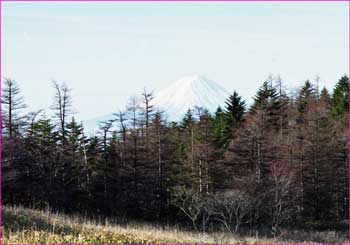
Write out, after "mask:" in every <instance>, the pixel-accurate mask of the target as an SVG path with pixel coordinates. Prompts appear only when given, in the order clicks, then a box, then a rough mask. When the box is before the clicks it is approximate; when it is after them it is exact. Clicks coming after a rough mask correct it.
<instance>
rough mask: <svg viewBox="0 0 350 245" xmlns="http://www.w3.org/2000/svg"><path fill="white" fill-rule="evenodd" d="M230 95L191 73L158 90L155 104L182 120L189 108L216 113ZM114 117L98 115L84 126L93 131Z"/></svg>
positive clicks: (168, 117) (205, 79)
mask: <svg viewBox="0 0 350 245" xmlns="http://www.w3.org/2000/svg"><path fill="white" fill-rule="evenodd" d="M228 96H229V92H227V91H226V90H225V89H224V88H223V87H222V86H221V85H219V84H218V83H216V82H214V81H212V80H210V79H208V78H206V77H205V76H203V75H191V76H185V77H183V78H181V79H179V80H177V81H175V82H174V83H172V84H171V85H170V86H168V87H166V88H164V89H162V90H159V91H156V92H155V93H154V100H153V105H154V107H155V108H156V109H157V110H160V111H163V112H164V114H165V115H166V116H167V119H168V121H180V120H181V119H182V118H183V116H184V115H185V114H186V112H187V111H188V109H193V108H195V107H203V108H205V109H207V110H208V111H209V112H210V113H214V112H215V111H216V109H217V107H218V106H221V107H223V106H224V104H225V100H226V99H227V98H228ZM112 118H113V115H112V114H110V115H105V116H101V117H96V118H93V119H90V120H86V121H85V122H84V126H85V128H86V130H87V131H88V132H93V131H95V130H96V128H97V125H98V122H101V121H107V120H109V119H112Z"/></svg>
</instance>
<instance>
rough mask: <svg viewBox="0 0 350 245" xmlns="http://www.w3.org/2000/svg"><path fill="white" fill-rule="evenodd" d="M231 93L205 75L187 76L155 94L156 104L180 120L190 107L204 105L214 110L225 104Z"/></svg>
mask: <svg viewBox="0 0 350 245" xmlns="http://www.w3.org/2000/svg"><path fill="white" fill-rule="evenodd" d="M228 96H229V93H228V92H227V91H226V90H225V89H224V88H223V87H222V86H220V85H219V84H218V83H216V82H214V81H212V80H209V79H208V78H206V77H205V76H203V75H190V76H185V77H183V78H181V79H179V80H177V81H176V82H174V83H173V84H171V85H170V86H168V87H167V88H165V89H163V90H160V91H159V92H157V93H156V94H155V99H154V104H155V106H156V107H158V108H159V109H161V110H164V111H165V112H166V114H167V115H168V116H169V119H170V120H172V121H177V120H180V119H181V118H182V117H183V116H184V114H185V113H186V111H187V110H188V109H193V108H194V107H196V106H198V107H203V108H206V109H208V110H209V112H214V111H215V110H216V108H217V107H218V106H223V105H224V102H225V99H227V97H228Z"/></svg>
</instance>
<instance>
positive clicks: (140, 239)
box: [3, 206, 348, 244]
mask: <svg viewBox="0 0 350 245" xmlns="http://www.w3.org/2000/svg"><path fill="white" fill-rule="evenodd" d="M288 236H290V237H293V239H289V238H288ZM288 236H286V237H285V238H283V239H282V238H281V239H280V240H277V241H276V240H274V239H272V238H266V237H260V236H258V235H255V236H246V237H243V236H240V235H232V234H229V233H201V232H198V233H194V232H185V231H180V230H179V229H177V228H175V227H169V226H166V227H160V226H156V225H149V224H140V223H132V224H129V225H118V224H116V222H115V221H109V220H104V221H101V220H100V221H96V220H89V219H86V218H83V217H80V216H66V215H62V214H58V213H53V212H50V211H38V210H32V209H26V208H23V207H8V206H5V207H4V208H3V239H4V240H3V242H4V243H5V244H18V243H26V244H28V243H30V244H33V243H36V244H47V243H50V244H55V243H56V244H58V243H59V244H61V243H85V244H101V243H128V244H133V243H143V244H145V243H147V244H150V243H158V244H159V243H230V244H233V243H235V244H242V243H281V242H288V243H296V242H298V243H325V242H327V243H347V242H348V241H347V240H346V232H335V231H324V232H310V233H307V232H304V231H294V232H291V233H290V234H289V235H288Z"/></svg>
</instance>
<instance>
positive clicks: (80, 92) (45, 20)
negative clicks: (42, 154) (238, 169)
mask: <svg viewBox="0 0 350 245" xmlns="http://www.w3.org/2000/svg"><path fill="white" fill-rule="evenodd" d="M2 5H3V8H2V16H3V19H2V21H3V29H2V38H3V40H2V41H3V44H2V45H3V46H2V51H3V52H2V54H1V55H2V66H3V67H2V68H3V74H2V75H4V76H7V77H11V78H13V79H15V80H17V81H18V82H19V83H20V86H21V87H22V90H23V93H24V96H25V100H26V103H27V104H28V105H30V109H32V110H34V109H38V108H49V107H50V105H51V103H52V97H53V89H52V84H51V80H53V79H55V80H57V81H63V82H66V83H67V84H68V85H69V87H71V88H72V89H73V95H74V98H73V101H74V107H75V109H76V110H77V111H78V112H79V113H78V116H79V117H80V118H81V119H88V118H93V117H96V116H99V115H104V114H109V113H111V112H113V111H114V110H116V108H118V107H119V108H122V107H124V104H125V102H126V100H127V98H128V97H129V96H131V95H133V94H136V93H139V92H141V91H142V89H143V87H147V88H151V89H160V88H163V87H166V86H167V85H168V84H170V83H171V82H173V81H175V80H177V79H178V78H181V77H182V76H184V75H188V74H204V75H206V76H207V77H208V78H209V79H212V80H214V81H217V82H218V83H220V84H221V85H222V86H223V87H225V88H226V89H227V90H229V91H232V90H233V89H236V90H237V91H238V92H239V93H240V94H241V95H242V96H243V97H244V98H245V99H247V100H250V98H251V97H252V96H253V95H254V94H255V92H256V90H257V89H258V87H259V86H260V84H261V83H262V82H263V81H264V80H265V79H266V78H267V76H268V75H269V74H272V75H277V74H280V75H281V77H282V79H283V80H284V82H285V83H286V84H287V85H288V86H291V87H295V86H299V85H300V84H302V82H303V81H304V80H306V79H310V80H313V79H314V78H315V77H316V76H317V75H318V76H320V78H321V83H320V84H321V86H323V85H326V86H327V87H328V88H332V87H333V86H334V84H335V83H336V81H337V80H338V79H339V78H340V76H342V75H343V74H345V73H348V67H349V40H348V37H349V33H348V32H349V20H348V14H349V13H348V12H349V10H348V9H349V7H348V3H346V2H336V3H330V2H329V3H326V2H313V3H312V2H309V3H302V2H295V3H292V2H285V3H272V2H263V3H262V2H260V3H253V2H248V3H239V2H225V3H224V2H216V3H215V2H206V3H204V2H203V3H188V2H187V3H186V2H178V3H170V2H163V3H160V2H144V3H141V2H134V3H126V2H100V3H91V2H85V3H77V2H76V3H40V2H33V3H23V2H22V3H10V2H5V3H2Z"/></svg>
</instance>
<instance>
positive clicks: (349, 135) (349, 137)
mask: <svg viewBox="0 0 350 245" xmlns="http://www.w3.org/2000/svg"><path fill="white" fill-rule="evenodd" d="M2 2H348V3H349V4H348V14H349V15H348V25H349V29H348V32H349V33H348V44H349V53H348V62H349V67H348V76H349V75H350V0H0V55H1V54H2ZM0 77H1V78H2V55H1V57H0ZM348 94H350V84H349V86H348ZM1 96H2V84H1V83H0V98H1ZM348 103H349V105H350V96H349V100H348ZM0 125H1V129H0V130H1V134H0V244H4V243H2V239H3V236H2V150H1V149H2V106H1V105H0ZM347 158H348V165H349V166H348V177H349V178H350V106H349V108H348V129H347ZM348 192H349V196H350V180H349V181H348ZM348 215H349V219H350V205H349V210H348ZM348 239H349V240H350V222H349V227H348ZM274 244H281V245H282V244H288V243H274ZM295 244H298V245H309V244H308V243H295ZM340 244H343V243H340ZM340 244H339V245H340ZM349 244H350V243H345V244H344V245H349ZM48 245H49V244H48ZM62 245H68V244H62ZM69 245H91V244H69ZM169 245H170V244H169ZM184 245H185V244H184ZM244 245H251V244H244ZM265 245H268V244H265Z"/></svg>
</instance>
